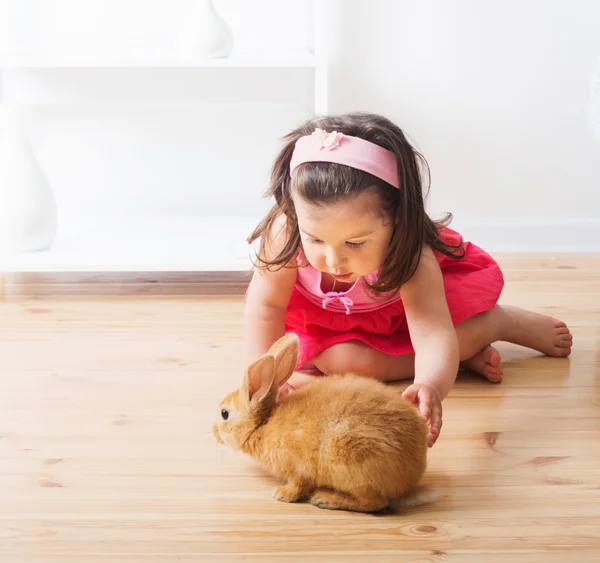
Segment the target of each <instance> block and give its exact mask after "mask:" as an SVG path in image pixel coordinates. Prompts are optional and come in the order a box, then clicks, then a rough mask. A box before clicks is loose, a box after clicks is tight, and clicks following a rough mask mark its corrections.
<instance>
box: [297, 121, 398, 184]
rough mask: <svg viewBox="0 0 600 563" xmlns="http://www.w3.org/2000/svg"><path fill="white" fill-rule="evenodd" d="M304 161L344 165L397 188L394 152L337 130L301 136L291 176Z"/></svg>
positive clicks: (317, 130) (396, 165)
mask: <svg viewBox="0 0 600 563" xmlns="http://www.w3.org/2000/svg"><path fill="white" fill-rule="evenodd" d="M305 162H335V163H337V164H345V165H346V166H351V167H352V168H356V169H358V170H362V171H363V172H368V173H369V174H372V175H373V176H377V178H381V179H382V180H384V181H385V182H387V183H388V184H391V185H392V186H394V187H395V188H399V187H400V182H399V180H398V163H397V161H396V156H395V155H394V153H393V152H391V151H388V150H387V149H384V148H383V147H380V146H379V145H376V144H375V143H371V142H369V141H365V140H364V139H360V138H359V137H352V136H350V135H344V134H343V133H338V132H337V131H333V132H332V133H327V131H324V130H323V129H315V131H314V133H312V134H311V135H305V136H304V137H300V138H299V139H298V140H297V141H296V146H295V148H294V154H293V155H292V160H291V162H290V175H291V173H292V172H293V171H294V169H295V168H296V167H297V166H299V165H300V164H304V163H305Z"/></svg>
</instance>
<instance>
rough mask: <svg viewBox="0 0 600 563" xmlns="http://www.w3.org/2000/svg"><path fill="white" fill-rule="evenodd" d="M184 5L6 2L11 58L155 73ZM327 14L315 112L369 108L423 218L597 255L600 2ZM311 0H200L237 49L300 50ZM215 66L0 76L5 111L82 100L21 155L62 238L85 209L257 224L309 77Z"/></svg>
mask: <svg viewBox="0 0 600 563" xmlns="http://www.w3.org/2000/svg"><path fill="white" fill-rule="evenodd" d="M4 1H6V0H4ZM317 1H325V0H317ZM192 3H193V0H170V1H169V2H168V3H167V2H164V1H163V0H154V1H150V0H86V1H85V2H81V1H80V0H13V1H12V9H13V10H16V11H15V13H14V14H13V15H14V16H15V18H16V19H15V20H14V21H16V25H15V26H14V27H13V29H12V31H13V36H14V43H13V48H14V47H16V48H17V50H19V52H20V53H21V54H25V55H31V56H33V57H34V58H35V57H36V56H39V55H40V53H43V54H44V55H45V56H46V57H47V59H49V60H59V61H60V60H61V59H65V58H71V59H72V58H73V57H79V58H80V59H82V60H94V59H98V60H105V61H110V60H111V59H115V58H120V57H125V58H127V57H130V58H146V59H147V60H149V61H152V60H156V61H160V60H161V59H163V58H168V57H169V56H170V55H171V54H172V46H173V39H174V37H175V35H176V33H177V30H178V29H179V26H180V25H181V23H182V21H183V20H184V19H185V15H186V13H187V10H189V8H190V6H191V5H192ZM331 3H332V8H333V10H332V11H333V15H334V17H333V18H332V20H331V21H330V22H329V28H330V30H331V31H330V36H329V40H330V46H329V47H330V65H331V66H330V85H329V89H330V109H331V111H332V112H336V113H337V112H344V111H349V110H371V111H376V112H381V113H384V114H386V115H387V116H389V117H390V118H391V119H393V120H395V121H396V122H397V123H398V124H399V125H401V126H402V127H403V128H404V129H405V131H406V132H407V134H409V136H410V137H411V138H412V139H414V141H415V142H416V143H417V144H418V146H419V147H420V149H421V150H422V151H423V153H424V155H425V156H426V158H427V159H428V161H429V163H430V165H431V169H432V177H433V183H432V196H431V199H430V211H431V213H432V215H436V214H437V213H438V212H441V211H446V210H449V211H453V212H454V214H455V217H456V219H455V226H456V227H457V228H460V229H463V230H464V231H465V234H466V235H467V236H469V237H470V238H472V239H473V240H476V241H477V242H481V243H482V244H483V245H484V246H486V247H487V248H489V249H490V250H493V251H502V250H547V251H560V250H582V251H585V250H600V140H594V136H593V128H592V118H593V116H592V111H591V101H590V85H591V80H592V73H593V71H594V65H595V64H596V61H597V60H598V56H599V55H600V31H599V30H600V2H597V1H596V0H572V1H567V0H505V1H503V2H492V1H488V0H486V1H480V0H420V1H419V2H415V1H414V0H369V1H364V0H331ZM309 5H310V1H309V0H293V1H292V0H286V1H284V2H282V1H281V0H253V1H252V2H247V1H245V0H217V1H216V6H217V7H218V8H219V11H220V12H221V14H222V15H223V17H224V18H226V19H227V21H228V23H229V24H230V25H231V27H232V30H233V33H234V36H235V38H236V50H238V51H240V52H241V51H249V50H260V49H261V48H265V47H268V46H271V45H272V46H275V48H278V49H282V50H284V49H288V48H294V47H298V46H303V45H304V44H305V42H306V39H307V24H308V18H309V17H310V10H308V11H307V6H309ZM221 70H222V69H215V71H214V73H215V74H214V75H211V74H210V73H208V74H207V73H206V71H203V73H202V74H201V73H197V74H196V73H195V72H194V71H190V70H177V69H170V70H168V72H165V71H161V72H160V73H157V72H153V70H152V69H137V70H135V71H130V70H125V69H110V68H107V69H105V70H102V71H100V72H99V71H97V70H96V71H89V70H80V71H74V70H65V71H56V70H53V71H51V72H46V71H23V72H22V73H21V74H20V75H18V76H17V75H15V74H13V75H10V76H12V77H13V78H16V79H14V80H9V79H8V78H7V77H5V81H4V82H5V95H6V97H7V99H9V100H10V99H13V100H18V99H20V98H22V99H28V98H29V101H32V102H42V101H44V100H48V99H49V100H51V101H67V102H68V101H70V96H71V95H72V94H73V92H75V93H81V92H83V93H84V94H85V96H87V99H88V100H89V99H91V101H92V103H77V104H75V105H71V104H54V105H42V106H38V107H36V108H34V109H35V114H34V115H35V117H36V129H35V136H34V138H33V144H34V149H35V151H36V155H37V156H38V157H39V159H40V162H41V164H42V165H43V167H44V169H45V171H46V173H47V176H48V177H49V180H50V181H51V183H52V185H53V186H54V189H55V191H56V196H57V200H58V203H59V206H60V211H61V225H64V224H65V222H67V223H68V221H69V220H74V219H75V218H77V217H78V216H80V215H81V214H84V215H85V214H99V215H102V214H121V215H130V214H138V215H143V216H150V217H152V216H159V215H161V216H165V215H168V216H174V217H177V216H207V217H215V216H216V217H219V216H224V215H233V216H245V217H256V216H259V215H260V214H261V213H262V212H263V211H264V210H265V209H266V207H267V202H265V201H262V200H261V199H260V195H261V193H262V191H263V189H264V188H265V186H266V181H267V173H268V170H269V167H270V165H271V158H272V157H273V156H274V154H275V152H276V150H277V148H278V146H279V145H278V143H279V137H280V136H281V135H283V134H284V133H285V132H286V131H287V130H288V129H289V128H290V127H292V126H294V125H295V124H296V123H298V122H299V121H300V120H301V119H304V118H305V117H308V116H309V115H310V108H309V107H308V106H307V104H306V103H305V102H306V100H307V94H306V88H307V84H306V82H307V80H308V79H307V78H306V77H303V76H302V75H301V74H299V73H298V72H295V71H292V72H290V73H289V74H281V73H278V74H272V73H269V72H268V71H265V72H264V73H263V74H260V73H259V74H256V73H254V74H253V73H249V72H247V73H245V72H244V71H240V72H238V73H237V74H235V75H234V76H233V75H232V76H233V78H231V81H230V82H229V86H227V84H228V83H227V81H225V84H226V86H225V88H223V87H222V84H223V81H222V75H218V73H219V72H220V71H221ZM14 72H17V71H14ZM211 72H212V71H211ZM17 74H18V72H17ZM10 76H9V78H10ZM217 84H221V86H219V87H217V86H216V85H217ZM115 85H117V86H115ZM245 101H251V102H255V103H252V104H250V105H248V104H246V103H245ZM258 101H261V102H262V103H256V102H258ZM216 102H218V103H216ZM598 105H599V107H600V103H599V104H598ZM596 118H598V114H596ZM229 198H231V201H230V202H228V201H226V200H227V199H229ZM560 229H563V230H562V231H561V230H560ZM246 234H247V233H246V232H243V233H240V236H245V235H246Z"/></svg>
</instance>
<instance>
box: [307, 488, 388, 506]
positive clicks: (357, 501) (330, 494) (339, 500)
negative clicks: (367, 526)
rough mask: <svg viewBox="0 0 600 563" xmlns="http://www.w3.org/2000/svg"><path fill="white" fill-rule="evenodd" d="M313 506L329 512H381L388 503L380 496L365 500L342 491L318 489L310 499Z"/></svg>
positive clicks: (367, 497)
mask: <svg viewBox="0 0 600 563" xmlns="http://www.w3.org/2000/svg"><path fill="white" fill-rule="evenodd" d="M308 500H309V502H310V503H311V504H314V505H315V506H318V507H319V508H327V509H329V510H350V511H353V512H379V511H380V510H383V509H384V508H386V507H387V505H388V503H387V501H386V500H384V499H383V498H382V497H381V496H380V495H377V494H372V495H370V496H366V497H365V498H356V497H354V496H352V495H350V494H348V493H344V492H342V491H334V490H331V489H325V488H321V489H316V490H315V491H314V492H313V494H312V495H311V496H310V498H309V499H308Z"/></svg>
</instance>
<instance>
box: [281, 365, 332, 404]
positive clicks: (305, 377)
mask: <svg viewBox="0 0 600 563" xmlns="http://www.w3.org/2000/svg"><path fill="white" fill-rule="evenodd" d="M320 377H324V376H323V375H311V374H309V373H304V372H299V371H295V372H294V373H293V374H292V376H291V377H290V378H289V379H288V380H287V382H286V383H284V384H283V385H282V386H281V387H280V388H279V393H278V394H277V402H279V401H281V399H283V398H284V397H285V396H286V395H287V394H288V393H293V392H294V391H296V389H300V387H302V386H303V385H306V384H307V383H310V382H311V381H315V380H317V379H319V378H320Z"/></svg>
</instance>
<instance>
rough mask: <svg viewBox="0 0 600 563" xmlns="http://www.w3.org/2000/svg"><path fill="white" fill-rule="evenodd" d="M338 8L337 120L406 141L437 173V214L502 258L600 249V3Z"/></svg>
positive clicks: (346, 2) (457, 1) (344, 1)
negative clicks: (599, 76) (597, 130)
mask: <svg viewBox="0 0 600 563" xmlns="http://www.w3.org/2000/svg"><path fill="white" fill-rule="evenodd" d="M336 4H337V11H338V14H339V20H338V22H337V25H336V28H335V37H336V41H335V42H334V45H335V46H334V47H333V49H332V52H331V61H330V64H331V95H332V98H331V100H330V104H331V107H332V108H333V109H334V110H335V111H338V112H343V111H349V110H358V109H365V108H370V109H372V110H373V111H377V112H381V113H383V114H386V115H387V116H389V117H390V118H391V119H393V120H395V121H396V122H397V123H398V124H399V125H400V126H401V127H403V128H404V129H405V130H406V132H407V133H408V134H409V135H410V136H411V137H412V138H413V139H414V140H415V141H416V142H417V144H418V146H419V147H420V148H421V150H422V151H423V153H424V155H425V156H426V158H427V159H428V161H429V163H430V165H431V169H432V192H431V198H430V211H431V213H432V214H433V215H435V214H437V213H438V212H441V211H446V210H449V211H453V212H454V213H455V217H456V221H455V224H456V225H457V226H458V227H461V228H464V229H465V230H466V231H467V232H468V233H471V234H473V236H474V237H477V240H482V239H483V240H484V241H485V242H486V244H487V245H489V246H492V247H493V248H498V249H503V248H506V247H507V246H509V247H511V248H510V249H515V250H517V249H519V248H525V249H526V248H527V246H528V244H529V246H530V248H534V247H538V248H541V249H543V248H544V247H545V248H547V249H549V250H554V249H567V250H575V249H581V250H584V249H588V250H589V249H592V247H593V248H594V249H596V250H600V138H598V139H596V140H594V130H593V127H592V122H593V119H594V118H595V119H596V120H598V119H600V102H596V103H597V107H596V114H595V116H594V115H592V107H591V106H592V104H591V100H590V88H591V82H592V75H593V72H594V69H595V65H596V64H598V63H597V61H598V60H599V59H598V57H599V56H600V2H597V1H596V0H574V1H567V0H505V1H502V2H498V1H497V2H492V1H484V2H482V1H480V0H450V1H448V0H424V1H421V2H414V1H412V0H371V1H369V2H363V1H361V0H338V1H337V2H336ZM599 70H600V69H599ZM560 229H563V230H562V231H560Z"/></svg>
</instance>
